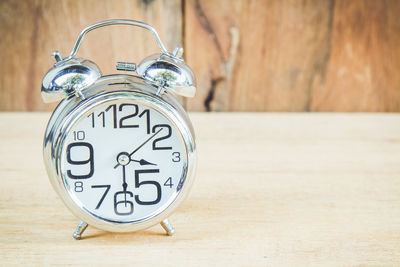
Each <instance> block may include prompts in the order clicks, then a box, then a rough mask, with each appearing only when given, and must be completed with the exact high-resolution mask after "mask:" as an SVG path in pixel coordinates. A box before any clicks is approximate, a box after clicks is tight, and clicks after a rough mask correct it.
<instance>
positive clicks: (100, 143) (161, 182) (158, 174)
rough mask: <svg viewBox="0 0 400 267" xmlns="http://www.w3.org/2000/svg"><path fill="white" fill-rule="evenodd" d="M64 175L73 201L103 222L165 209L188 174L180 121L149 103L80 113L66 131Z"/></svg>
mask: <svg viewBox="0 0 400 267" xmlns="http://www.w3.org/2000/svg"><path fill="white" fill-rule="evenodd" d="M60 168H61V175H62V179H63V183H64V186H65V188H66V190H67V191H68V193H69V195H70V196H71V198H72V199H73V201H74V202H75V203H76V204H77V205H78V206H80V207H81V208H82V209H84V210H85V211H86V212H88V213H90V214H92V215H93V216H95V217H98V218H100V219H102V220H105V221H110V222H118V223H131V222H140V221H144V220H147V219H149V218H152V217H154V216H156V215H158V214H159V213H161V212H162V211H163V210H165V209H166V208H167V207H168V206H169V205H170V204H171V203H172V202H173V201H174V199H175V198H176V197H177V195H178V193H179V191H180V189H181V188H182V185H183V181H184V179H185V176H186V172H187V153H186V148H185V145H184V142H183V139H182V135H181V133H180V131H179V130H178V128H177V127H176V125H175V124H174V123H173V122H172V121H171V120H170V119H168V118H167V117H165V116H164V115H163V114H162V113H160V112H159V111H157V110H155V109H153V108H152V107H151V106H150V105H145V104H143V103H138V102H135V101H134V100H132V99H127V98H124V99H113V100H108V101H106V102H103V103H101V104H98V105H96V106H94V107H92V108H91V109H90V110H89V111H87V112H85V113H83V114H82V116H80V118H79V119H78V120H77V122H76V123H74V124H73V125H72V127H71V129H69V130H68V134H67V135H66V138H65V141H64V145H63V150H62V154H61V164H60Z"/></svg>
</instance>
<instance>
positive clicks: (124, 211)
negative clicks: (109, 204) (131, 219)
mask: <svg viewBox="0 0 400 267" xmlns="http://www.w3.org/2000/svg"><path fill="white" fill-rule="evenodd" d="M119 196H122V197H121V198H120V197H119ZM126 196H129V197H131V198H132V197H133V193H132V192H130V191H118V192H116V193H115V195H114V212H115V214H117V215H131V214H132V213H133V202H132V201H130V200H127V199H126ZM119 199H122V200H119Z"/></svg>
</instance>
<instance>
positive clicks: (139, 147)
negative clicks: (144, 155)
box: [114, 128, 163, 169]
mask: <svg viewBox="0 0 400 267" xmlns="http://www.w3.org/2000/svg"><path fill="white" fill-rule="evenodd" d="M162 129H163V128H161V129H160V130H158V131H157V132H155V133H154V134H153V135H152V136H150V137H149V138H148V139H147V140H146V141H144V142H143V143H142V144H141V145H140V146H138V147H137V148H136V149H135V150H133V152H132V153H130V154H129V157H131V156H132V155H133V154H134V153H135V152H136V151H138V150H139V149H141V148H142V147H143V146H144V145H145V144H146V143H147V142H149V141H150V140H151V139H152V138H153V137H154V136H156V135H157V134H158V133H159V132H160V131H161V130H162ZM119 165H120V164H119V163H117V165H115V166H114V169H116V168H117V167H118V166H119Z"/></svg>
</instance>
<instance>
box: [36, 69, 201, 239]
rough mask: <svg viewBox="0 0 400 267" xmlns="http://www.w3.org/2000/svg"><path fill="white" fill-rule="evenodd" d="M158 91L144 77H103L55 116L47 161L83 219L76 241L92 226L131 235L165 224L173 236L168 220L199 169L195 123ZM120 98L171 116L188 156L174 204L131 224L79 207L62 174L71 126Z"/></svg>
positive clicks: (47, 141)
mask: <svg viewBox="0 0 400 267" xmlns="http://www.w3.org/2000/svg"><path fill="white" fill-rule="evenodd" d="M156 90H157V88H156V87H155V86H154V85H152V84H150V83H148V82H147V81H146V80H144V79H143V78H141V77H137V76H133V75H109V76H103V77H101V78H99V79H98V80H97V81H96V82H95V83H94V84H93V85H92V86H90V87H89V88H87V89H86V90H85V91H84V92H82V94H83V95H82V96H83V99H81V98H78V97H75V96H73V95H72V96H70V97H69V98H67V99H64V100H63V101H62V102H61V103H60V104H59V105H58V106H57V108H56V109H55V111H54V113H53V114H52V117H51V118H50V120H49V123H48V125H47V129H46V132H45V137H44V143H43V155H44V162H45V166H46V170H47V173H48V176H49V179H50V182H51V184H52V186H53V188H54V189H55V191H56V192H57V194H58V195H59V196H60V197H61V199H62V200H63V201H64V203H65V204H66V206H67V207H68V208H69V209H70V210H71V212H72V213H73V214H75V215H76V216H77V217H78V218H79V219H80V220H81V221H80V223H79V224H78V227H77V229H76V231H75V233H74V237H75V238H76V239H80V237H81V234H82V232H83V231H84V230H85V228H86V227H87V225H88V224H89V225H93V226H95V227H97V228H100V229H103V230H107V231H112V232H130V231H137V230H141V229H145V228H148V227H150V226H153V225H155V224H158V223H161V225H162V226H163V228H164V229H165V230H166V231H167V233H168V234H169V235H171V234H173V232H174V229H173V227H172V226H171V224H170V223H169V221H168V219H167V218H168V216H169V215H170V214H171V213H172V212H173V211H174V210H175V209H176V208H177V206H178V205H179V204H180V203H181V202H182V201H183V200H184V198H185V197H186V196H187V194H188V192H189V191H190V187H191V186H192V183H193V180H194V173H195V168H196V145H195V136H194V131H193V127H192V124H191V122H190V120H189V118H188V116H187V113H186V112H185V110H184V109H183V107H182V106H181V105H180V104H179V103H178V102H177V101H176V99H175V98H174V97H172V96H170V95H169V94H168V93H167V92H164V93H162V94H159V93H157V91H156ZM116 98H126V99H133V100H136V101H138V102H139V103H140V102H142V103H145V104H146V105H148V106H150V107H151V108H153V109H155V110H157V111H158V112H160V113H161V114H162V115H163V116H165V117H167V118H168V119H169V121H171V122H172V123H173V125H172V126H173V127H174V128H175V130H177V131H178V132H179V133H180V135H181V140H182V141H183V143H184V147H185V149H186V156H187V166H186V173H184V174H183V175H186V177H183V178H184V182H183V186H182V187H181V188H180V189H179V191H178V192H177V193H176V196H175V199H174V200H172V202H171V201H170V200H169V202H168V203H167V204H168V206H166V207H164V206H162V207H160V209H159V211H160V210H161V211H160V212H158V213H157V214H155V215H153V216H152V217H151V218H145V219H142V220H138V221H135V222H131V223H124V222H121V223H116V222H109V221H105V220H103V219H100V218H98V217H96V216H95V215H93V214H90V213H89V212H87V211H85V210H84V209H83V208H82V207H80V206H78V204H77V203H76V202H75V201H74V200H73V199H72V197H71V195H70V194H69V192H68V190H67V188H66V187H65V184H64V183H63V177H62V172H61V155H62V152H63V149H64V141H65V139H66V136H67V135H68V133H69V132H70V131H71V127H72V126H73V125H74V124H75V123H76V122H77V121H78V120H79V119H80V118H81V116H82V115H83V114H85V112H86V111H88V110H89V109H90V108H92V107H94V106H96V105H99V104H100V103H102V102H104V101H107V100H110V99H116ZM162 208H164V209H162Z"/></svg>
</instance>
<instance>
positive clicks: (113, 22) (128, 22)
mask: <svg viewBox="0 0 400 267" xmlns="http://www.w3.org/2000/svg"><path fill="white" fill-rule="evenodd" d="M111 25H131V26H137V27H140V28H143V29H146V30H148V31H150V32H151V33H152V34H153V37H154V39H155V40H156V42H157V45H158V47H159V48H160V50H161V52H162V53H163V54H167V55H169V54H170V53H169V52H168V50H167V49H166V48H165V46H164V44H163V42H162V41H161V39H160V36H158V33H157V31H156V30H155V29H154V28H153V27H151V26H150V25H148V24H146V23H143V22H140V21H136V20H130V19H110V20H104V21H100V22H97V23H94V24H92V25H89V26H87V27H86V28H84V29H83V30H82V31H81V33H80V34H79V36H78V39H77V40H76V42H75V45H74V47H73V48H72V51H71V53H70V54H69V56H68V58H66V59H70V58H72V57H74V56H75V55H76V53H77V52H78V50H79V46H80V45H81V43H82V40H83V38H84V37H85V35H86V34H87V33H88V32H90V31H92V30H95V29H98V28H102V27H105V26H111Z"/></svg>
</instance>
